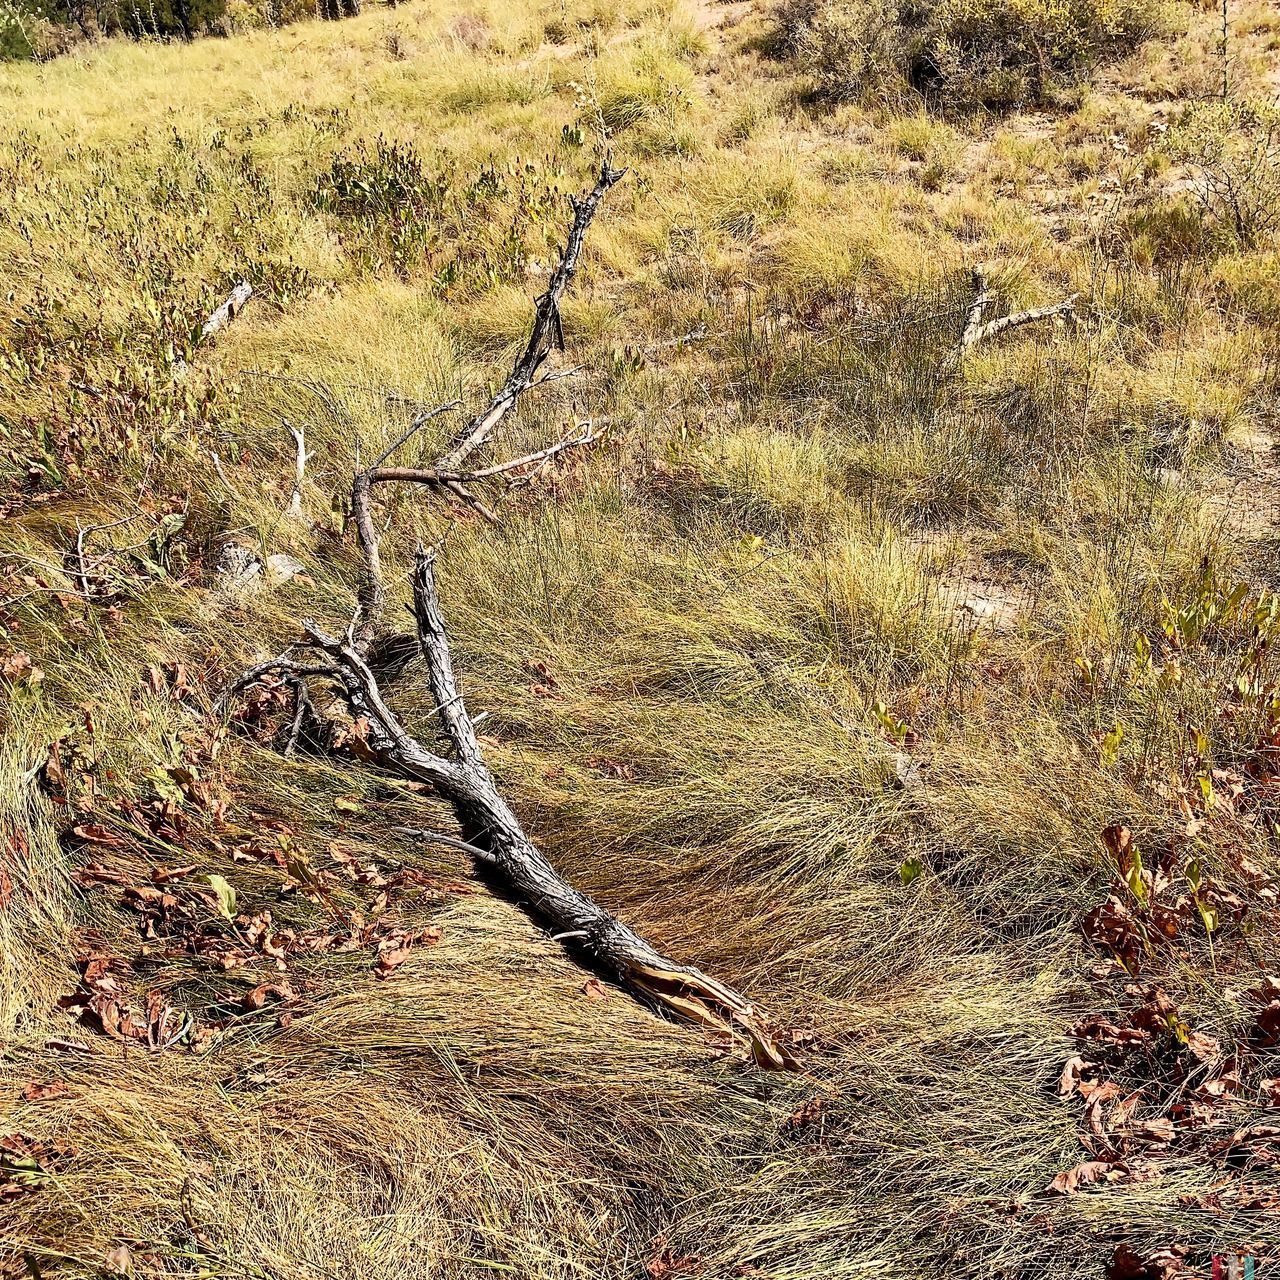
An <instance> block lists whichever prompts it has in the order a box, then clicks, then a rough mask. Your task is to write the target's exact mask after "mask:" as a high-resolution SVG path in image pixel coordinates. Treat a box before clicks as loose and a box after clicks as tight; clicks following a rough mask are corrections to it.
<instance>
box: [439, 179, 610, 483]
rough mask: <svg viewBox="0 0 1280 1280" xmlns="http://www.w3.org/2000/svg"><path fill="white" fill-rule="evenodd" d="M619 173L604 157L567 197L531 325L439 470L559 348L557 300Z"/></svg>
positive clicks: (453, 464)
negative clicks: (565, 227) (569, 217)
mask: <svg viewBox="0 0 1280 1280" xmlns="http://www.w3.org/2000/svg"><path fill="white" fill-rule="evenodd" d="M625 174H626V170H625V169H615V168H613V167H612V166H611V165H610V164H609V161H608V160H607V159H606V160H605V161H604V162H603V163H602V164H601V166H600V176H599V177H598V178H597V179H596V184H595V186H594V187H592V188H591V190H590V191H588V192H587V194H586V195H585V196H582V197H581V198H577V197H574V196H570V197H569V199H570V201H571V203H572V205H573V223H572V225H571V226H570V228H569V237H568V239H567V240H566V242H565V247H564V251H563V252H562V253H561V254H560V261H559V263H557V265H556V269H555V270H554V271H553V272H552V273H551V279H550V281H548V283H547V289H546V292H545V293H543V294H542V295H541V296H540V297H539V298H537V299H536V301H535V302H534V312H533V326H532V328H531V329H530V330H529V337H528V340H527V341H526V342H525V345H524V350H523V351H521V353H520V355H519V356H518V357H517V358H516V362H515V364H514V365H512V367H511V372H510V374H508V375H507V380H506V382H504V383H503V384H502V386H501V387H500V388H499V389H498V392H497V394H496V395H495V396H494V397H493V399H492V400H491V401H490V402H489V405H488V407H487V408H486V409H485V410H484V411H483V412H482V413H480V414H479V415H477V416H476V417H475V418H473V419H472V420H471V421H470V422H469V423H468V424H467V425H466V427H464V428H463V430H462V432H461V433H460V434H459V435H458V437H457V438H456V439H455V440H454V442H453V444H452V445H451V446H450V447H449V449H448V451H447V452H445V453H444V454H443V455H442V456H441V457H440V460H439V462H438V463H437V464H436V465H437V466H438V467H439V469H440V470H441V471H457V470H458V469H459V468H460V467H461V466H462V464H463V463H464V462H465V461H466V460H467V459H468V458H469V457H470V456H471V455H472V454H473V453H475V451H476V450H477V449H479V448H481V447H482V446H483V445H484V444H486V443H487V442H488V440H489V437H490V436H492V435H493V432H494V431H495V429H496V428H497V426H498V424H499V423H500V422H501V421H502V420H503V418H505V417H506V416H507V414H508V413H510V412H511V410H512V409H513V408H515V406H516V403H517V401H518V400H519V398H520V396H521V394H522V393H524V392H525V391H527V390H528V389H529V388H530V387H531V386H533V380H534V376H535V375H536V374H537V372H538V370H539V369H540V368H541V366H542V362H543V361H544V360H545V359H546V358H547V355H548V354H549V353H550V350H551V347H552V345H553V344H554V345H555V346H557V347H559V348H560V349H561V350H563V349H564V330H563V327H562V325H561V322H560V300H561V299H562V298H563V297H564V293H565V290H566V289H568V287H569V285H570V284H571V283H572V282H573V277H574V276H575V275H576V274H577V271H578V259H579V258H580V257H581V255H582V243H583V241H584V240H585V239H586V235H587V228H588V227H589V226H590V225H591V220H592V218H594V217H595V216H596V210H597V209H598V208H599V207H600V202H601V201H602V200H603V199H604V198H605V195H606V194H607V193H608V191H609V188H610V187H612V186H613V185H614V183H616V182H620V181H621V180H622V178H623V176H624V175H625Z"/></svg>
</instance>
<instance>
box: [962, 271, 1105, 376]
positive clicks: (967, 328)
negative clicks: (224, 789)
mask: <svg viewBox="0 0 1280 1280" xmlns="http://www.w3.org/2000/svg"><path fill="white" fill-rule="evenodd" d="M972 278H973V288H974V299H973V302H972V303H971V304H970V306H969V313H968V316H967V317H966V319H965V325H964V329H963V330H962V331H961V333H960V339H959V341H958V342H957V343H956V345H955V347H954V348H953V349H952V350H951V352H950V353H949V354H948V356H947V360H946V364H947V367H948V368H952V369H954V368H957V367H958V366H959V365H960V363H961V362H962V361H963V359H964V357H965V356H966V355H967V354H968V353H969V352H970V351H972V350H973V349H974V348H975V347H978V346H980V345H981V344H982V343H984V342H987V341H989V340H990V339H992V338H995V337H998V336H999V335H1000V334H1002V333H1004V332H1005V331H1006V330H1007V329H1020V328H1021V327H1022V326H1023V325H1028V324H1038V323H1039V322H1040V321H1042V320H1055V319H1058V318H1059V317H1063V318H1065V317H1067V316H1071V315H1074V314H1075V307H1076V301H1077V300H1078V299H1079V297H1080V295H1079V294H1078V293H1073V294H1072V295H1071V296H1070V297H1068V298H1064V299H1063V300H1062V301H1061V302H1055V303H1052V304H1050V305H1049V306H1045V307H1029V308H1028V309H1027V310H1025V311H1015V312H1012V313H1011V314H1009V315H1004V316H999V317H997V318H996V319H994V320H984V319H983V317H984V316H985V314H986V311H987V308H988V307H989V306H990V305H991V304H992V302H993V301H994V300H995V294H994V293H992V292H991V290H990V289H989V288H988V286H987V276H986V273H985V272H984V271H983V270H982V268H980V267H975V268H974V271H973V277H972Z"/></svg>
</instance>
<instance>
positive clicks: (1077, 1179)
mask: <svg viewBox="0 0 1280 1280" xmlns="http://www.w3.org/2000/svg"><path fill="white" fill-rule="evenodd" d="M1127 1177H1129V1170H1128V1169H1126V1168H1125V1167H1124V1165H1122V1164H1117V1163H1116V1162H1114V1161H1111V1160H1085V1161H1083V1162H1082V1163H1080V1164H1078V1165H1076V1166H1075V1168H1073V1169H1064V1170H1063V1171H1062V1172H1061V1173H1060V1174H1058V1175H1057V1177H1055V1178H1054V1180H1053V1181H1052V1182H1051V1183H1049V1185H1048V1186H1047V1187H1046V1188H1045V1191H1046V1192H1047V1193H1048V1194H1050V1195H1057V1196H1071V1195H1075V1194H1076V1192H1077V1191H1079V1190H1080V1188H1081V1187H1087V1186H1089V1185H1090V1184H1091V1183H1094V1182H1120V1181H1121V1180H1123V1179H1125V1178H1127Z"/></svg>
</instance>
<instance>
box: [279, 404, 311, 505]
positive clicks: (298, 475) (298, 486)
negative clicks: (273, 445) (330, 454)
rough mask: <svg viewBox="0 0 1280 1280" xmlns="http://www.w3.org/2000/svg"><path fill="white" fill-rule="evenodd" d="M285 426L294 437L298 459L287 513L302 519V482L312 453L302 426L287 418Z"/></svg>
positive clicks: (295, 464)
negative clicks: (308, 448) (297, 425)
mask: <svg viewBox="0 0 1280 1280" xmlns="http://www.w3.org/2000/svg"><path fill="white" fill-rule="evenodd" d="M284 425H285V428H286V430H287V431H288V432H289V434H290V435H291V436H292V437H293V445H294V449H295V451H296V455H297V457H296V461H295V463H294V480H293V496H292V497H290V499H289V506H288V508H287V511H286V514H287V515H289V516H290V517H291V518H292V519H294V520H301V519H302V482H303V481H304V480H305V479H306V477H307V463H308V462H309V461H310V460H311V454H309V453H308V452H307V438H306V435H305V434H304V433H303V430H302V428H300V427H295V426H294V425H293V423H291V422H290V421H289V420H288V419H287V418H286V419H285V423H284Z"/></svg>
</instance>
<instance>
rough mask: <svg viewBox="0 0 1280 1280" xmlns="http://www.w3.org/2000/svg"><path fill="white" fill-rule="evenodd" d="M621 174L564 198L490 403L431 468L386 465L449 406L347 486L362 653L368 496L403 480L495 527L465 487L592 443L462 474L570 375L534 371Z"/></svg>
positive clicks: (373, 555)
mask: <svg viewBox="0 0 1280 1280" xmlns="http://www.w3.org/2000/svg"><path fill="white" fill-rule="evenodd" d="M625 173H626V170H625V169H614V168H613V167H612V166H611V165H610V164H609V162H608V160H607V159H606V160H605V161H603V162H602V164H601V166H600V173H599V176H598V177H597V179H596V182H595V185H594V186H593V187H592V188H591V190H590V191H588V192H587V193H586V194H585V195H583V196H581V197H573V196H571V197H570V202H571V204H572V206H573V222H572V223H571V225H570V227H569V233H568V236H567V238H566V241H565V247H564V249H563V250H562V252H561V254H560V261H559V263H558V264H557V265H556V268H555V270H554V271H553V272H552V273H551V279H550V281H549V282H548V284H547V288H546V291H545V292H544V293H542V294H541V295H540V296H539V297H537V298H536V299H535V300H534V312H533V323H532V325H531V326H530V329H529V336H528V338H527V339H526V341H525V345H524V347H523V349H522V350H521V352H520V354H519V355H518V356H517V357H516V361H515V363H514V364H513V365H512V367H511V371H510V373H509V374H508V375H507V378H506V381H505V382H503V384H502V386H501V387H500V388H499V389H498V392H497V393H496V394H495V395H494V397H493V398H492V399H491V400H490V402H489V404H488V406H487V407H486V408H485V409H484V410H483V411H482V412H481V413H480V414H478V415H477V416H476V417H474V418H472V419H471V421H470V422H468V423H467V425H466V426H465V427H464V428H463V429H462V431H461V432H460V433H459V434H458V435H457V436H456V437H455V438H454V441H453V443H452V444H451V445H450V447H449V449H448V450H447V451H446V452H445V453H444V454H442V455H441V457H440V458H439V459H438V460H437V462H436V465H435V466H434V467H429V468H422V467H388V466H386V465H385V463H386V462H387V459H388V458H390V457H391V455H392V454H393V453H395V452H396V450H397V449H399V448H401V447H402V446H403V445H404V444H406V443H407V442H408V441H409V440H410V439H411V438H412V437H413V436H414V435H415V434H417V432H418V431H420V430H421V429H422V427H423V426H424V425H426V423H428V422H430V421H431V420H432V419H433V418H435V417H437V416H439V415H440V414H441V413H443V412H446V411H447V410H450V409H453V408H456V407H457V405H456V403H455V404H450V405H446V406H442V407H441V408H438V409H433V410H431V411H430V412H429V413H423V414H418V415H417V416H416V417H415V419H414V421H413V422H411V423H410V425H409V429H408V430H407V431H405V432H404V433H403V434H402V435H401V436H400V437H399V438H398V439H396V440H395V441H393V442H392V444H390V445H389V446H388V447H387V448H386V449H384V450H383V451H382V453H381V454H380V455H379V456H378V457H377V458H376V459H375V460H374V462H373V464H372V465H371V466H369V467H367V468H365V469H364V470H362V471H360V472H358V473H357V474H356V476H355V478H354V479H353V480H352V484H351V515H352V520H353V523H354V524H355V528H356V536H357V538H358V540H359V542H360V549H361V553H362V554H363V556H364V561H365V572H364V576H363V580H362V582H361V585H360V589H359V592H358V595H357V605H358V614H357V621H356V632H355V634H356V641H357V645H358V647H359V648H360V650H361V652H363V653H367V652H368V650H369V647H370V646H371V645H372V644H373V643H374V641H375V639H376V638H377V637H378V633H379V630H380V628H381V625H382V618H383V614H384V612H385V610H386V590H385V587H384V586H383V582H382V560H381V556H380V555H379V552H378V532H377V527H376V525H375V524H374V520H373V513H372V509H371V501H372V492H373V488H374V486H375V485H377V484H386V483H392V482H396V481H399V482H403V483H409V484H422V485H429V486H435V487H437V488H441V489H444V490H447V491H448V492H449V493H451V494H452V495H453V496H454V497H456V498H457V499H458V500H459V501H461V502H463V503H465V504H466V505H467V506H469V507H470V508H471V509H472V510H473V511H476V512H477V513H478V514H479V515H481V516H482V517H483V518H484V519H486V520H488V521H489V522H490V523H491V524H496V523H497V519H498V517H497V515H496V514H495V513H494V512H493V510H492V509H491V508H490V507H488V506H487V505H486V504H485V503H484V502H483V501H482V500H481V499H480V498H478V497H477V496H476V495H475V494H474V493H473V492H472V491H471V490H470V489H469V488H468V487H467V486H468V484H469V483H472V482H475V481H479V480H483V479H489V478H492V477H493V476H496V475H499V474H502V473H503V472H505V471H511V470H515V469H517V468H518V467H520V466H523V465H525V464H526V463H534V462H537V461H539V460H542V461H549V460H550V459H551V458H553V457H555V456H556V454H558V453H561V452H563V451H564V450H565V449H570V448H575V447H577V446H579V445H582V444H589V443H591V442H592V441H593V440H594V439H595V438H596V437H595V436H592V435H590V433H588V438H585V439H576V440H575V439H570V440H563V441H561V442H560V443H559V444H556V445H552V446H551V447H550V448H549V449H545V450H541V451H539V453H537V454H530V455H526V456H525V457H524V458H521V459H513V460H512V461H511V462H508V463H503V464H501V465H500V466H498V467H491V468H487V469H483V470H480V471H471V472H467V471H464V469H463V463H465V462H466V460H467V459H468V458H469V457H471V456H472V454H474V453H475V452H476V451H477V450H479V449H481V448H482V447H483V446H484V445H485V444H487V443H488V441H489V440H490V438H491V437H492V435H493V433H494V431H496V430H497V428H498V426H499V425H500V424H501V422H502V421H503V419H504V418H505V417H506V416H507V415H508V414H509V413H510V412H511V410H512V409H514V408H515V406H516V404H517V403H518V402H519V400H520V397H521V396H522V395H523V394H524V393H525V392H526V391H528V390H529V389H530V388H532V387H534V386H536V385H538V384H539V383H542V382H546V381H550V380H552V379H556V378H562V377H569V376H571V375H572V374H573V373H574V372H576V370H563V371H559V372H556V373H552V374H544V375H543V376H542V377H541V378H539V377H538V371H539V370H540V369H541V367H542V364H543V362H544V361H545V360H546V358H547V356H548V354H549V353H550V350H551V346H552V344H555V345H559V346H563V344H564V333H563V328H562V326H561V322H560V302H561V299H562V298H563V297H564V294H565V290H566V289H568V287H569V285H570V284H571V283H572V282H573V279H574V276H575V275H576V274H577V271H578V263H579V260H580V259H581V256H582V245H583V241H584V240H585V238H586V234H587V229H588V228H589V227H590V226H591V221H592V219H593V218H594V217H595V215H596V211H597V210H598V209H599V207H600V202H601V201H602V200H603V199H604V197H605V195H606V194H607V193H608V191H609V189H610V187H612V186H613V185H614V184H615V183H617V182H619V181H620V180H621V179H622V177H623V176H624V174H625Z"/></svg>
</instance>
